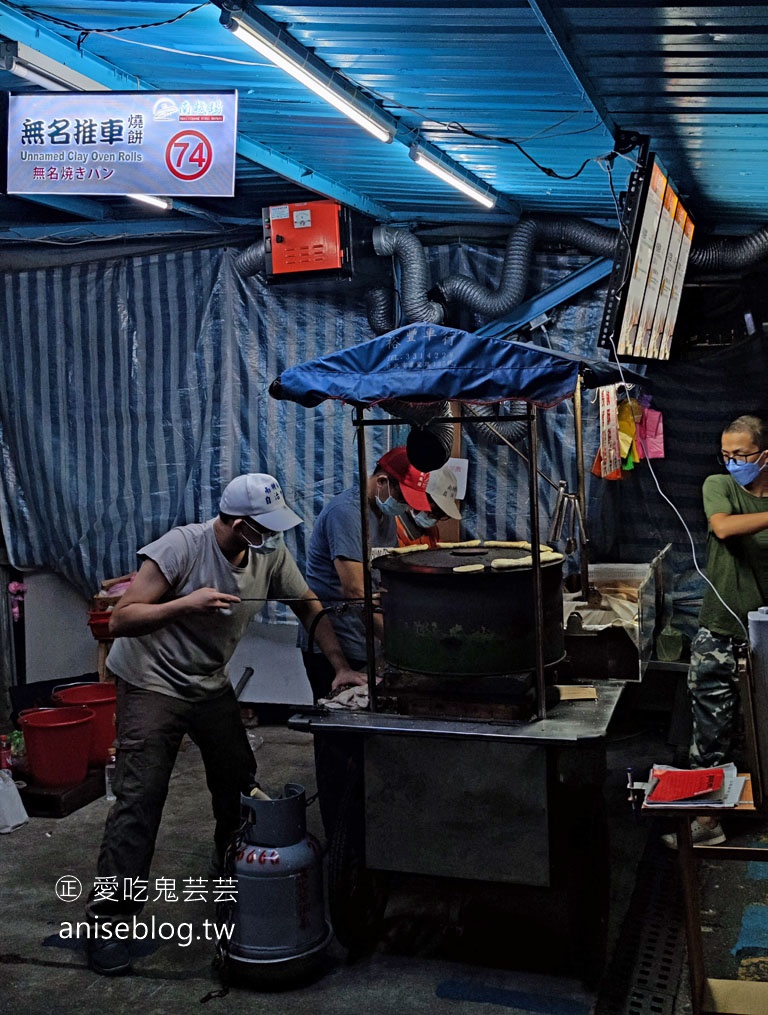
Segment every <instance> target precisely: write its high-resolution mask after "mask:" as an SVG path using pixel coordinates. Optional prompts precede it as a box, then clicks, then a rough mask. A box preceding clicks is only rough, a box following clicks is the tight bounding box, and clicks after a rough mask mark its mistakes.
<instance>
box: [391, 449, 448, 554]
mask: <svg viewBox="0 0 768 1015" xmlns="http://www.w3.org/2000/svg"><path fill="white" fill-rule="evenodd" d="M428 475H429V479H428V480H427V485H426V487H425V492H426V495H427V500H428V501H429V510H428V511H424V510H420V511H419V510H416V509H415V508H412V507H409V508H408V511H407V512H406V513H405V514H402V515H399V516H398V518H397V519H396V521H397V545H398V546H414V545H415V544H424V545H425V546H431V547H435V546H437V544H438V542H439V540H440V533H439V531H438V527H437V523H438V522H440V521H442V520H443V519H444V518H453V519H454V520H456V521H458V520H459V519H460V518H461V511H460V510H459V506H458V504H457V503H456V494H457V492H458V483H457V481H456V475H455V473H454V472H453V471H452V470H451V469H450V468H449V467H448V466H447V465H444V466H443V467H442V468H441V469H435V470H434V471H433V472H430V473H429V474H428Z"/></svg>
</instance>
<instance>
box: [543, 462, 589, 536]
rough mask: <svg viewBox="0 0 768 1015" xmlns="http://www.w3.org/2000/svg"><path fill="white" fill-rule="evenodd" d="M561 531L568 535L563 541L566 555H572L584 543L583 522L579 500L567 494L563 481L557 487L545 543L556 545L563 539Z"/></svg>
mask: <svg viewBox="0 0 768 1015" xmlns="http://www.w3.org/2000/svg"><path fill="white" fill-rule="evenodd" d="M563 531H566V532H567V533H568V535H567V537H566V540H565V552H566V554H571V553H573V552H574V551H575V550H576V549H578V548H580V547H581V546H582V545H583V542H584V520H583V518H582V517H581V506H580V505H579V498H578V496H577V494H575V493H568V489H567V485H566V482H565V480H564V479H561V480H560V482H559V483H558V486H557V497H556V498H555V508H554V511H553V512H552V521H551V522H550V523H549V533H548V535H547V541H548V542H550V543H557V542H559V541H560V540H561V539H562V538H563Z"/></svg>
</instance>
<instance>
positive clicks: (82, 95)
mask: <svg viewBox="0 0 768 1015" xmlns="http://www.w3.org/2000/svg"><path fill="white" fill-rule="evenodd" d="M236 135H237V92H235V91H232V92H180V93H178V94H177V93H167V92H162V93H160V92H42V93H40V94H37V95H11V96H10V97H9V117H8V186H7V192H8V193H9V194H30V195H34V194H58V195H62V196H63V195H65V194H89V195H101V196H104V197H107V196H116V195H123V194H153V195H156V196H162V197H232V196H233V194H234V192H235V148H236Z"/></svg>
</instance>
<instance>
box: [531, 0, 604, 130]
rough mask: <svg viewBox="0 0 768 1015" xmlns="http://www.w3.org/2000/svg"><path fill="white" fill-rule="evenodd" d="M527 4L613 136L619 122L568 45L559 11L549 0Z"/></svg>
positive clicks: (566, 34) (532, 1)
mask: <svg viewBox="0 0 768 1015" xmlns="http://www.w3.org/2000/svg"><path fill="white" fill-rule="evenodd" d="M528 6H529V7H530V8H531V10H532V11H533V13H534V14H535V15H536V17H537V19H538V21H539V24H540V25H541V27H542V28H543V29H544V32H545V33H546V36H547V38H548V39H549V41H550V43H551V45H552V47H553V48H554V50H555V51H556V52H557V55H558V56H559V57H560V60H561V61H562V64H563V67H565V69H566V70H567V71H568V73H569V74H570V75H571V77H572V78H573V80H574V81H575V82H576V84H577V85H578V87H579V88H580V89H581V90H582V92H583V93H584V97H585V98H586V99H587V100H588V101H589V103H590V105H591V106H592V109H593V110H594V112H595V116H598V117H599V118H600V119H601V120H602V122H603V125H604V126H605V128H606V130H608V131H610V133H611V136H615V134H616V131H617V130H618V129H619V124H617V123H616V121H615V120H614V119H613V116H612V115H611V114H610V113H609V112H608V107H607V106H606V105H605V103H604V102H603V100H602V99H601V98H600V93H599V92H598V91H597V89H596V88H595V86H594V84H593V83H592V81H591V79H590V77H589V75H588V74H587V71H586V68H585V67H584V66H583V65H582V64H581V61H580V60H579V58H578V57H577V56H576V55H575V53H574V52H573V49H572V48H571V47H570V46H569V45H568V33H567V32H566V30H565V26H564V24H563V19H562V15H561V13H560V11H559V10H558V9H557V8H556V6H555V5H554V4H553V3H552V2H551V0H528Z"/></svg>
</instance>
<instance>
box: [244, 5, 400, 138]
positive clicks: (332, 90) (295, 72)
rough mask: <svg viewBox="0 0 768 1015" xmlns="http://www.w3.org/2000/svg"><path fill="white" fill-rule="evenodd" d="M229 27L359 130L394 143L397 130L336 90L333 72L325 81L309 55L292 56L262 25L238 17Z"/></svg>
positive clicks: (252, 47) (284, 45)
mask: <svg viewBox="0 0 768 1015" xmlns="http://www.w3.org/2000/svg"><path fill="white" fill-rule="evenodd" d="M227 27H228V28H229V30H230V31H231V32H232V34H233V35H235V36H236V37H237V38H238V39H241V40H242V41H243V42H245V43H246V44H247V45H249V46H250V47H251V49H255V50H256V52H257V53H259V54H261V56H263V57H266V59H267V60H270V61H271V62H272V63H274V64H275V65H276V66H277V67H279V68H280V69H281V70H284V71H285V73H286V74H290V75H291V77H292V78H295V79H296V81H298V82H300V83H301V84H302V85H304V86H305V87H306V88H309V89H310V91H312V92H314V93H315V95H319V96H320V98H321V99H324V100H325V101H326V102H328V103H330V104H331V105H332V106H334V107H335V108H336V109H338V110H339V111H340V112H342V113H344V114H345V116H348V117H349V118H350V120H354V122H355V123H356V124H358V126H360V127H362V128H363V130H367V131H368V133H369V134H372V135H373V137H375V138H377V139H378V140H379V141H384V142H385V143H386V144H389V142H390V141H391V140H392V138H393V137H394V134H395V129H394V127H393V126H390V125H388V124H386V123H385V122H384V120H383V117H381V118H377V117H376V114H375V112H373V111H372V110H371V109H369V108H366V106H365V105H364V104H363V103H362V102H360V101H355V98H354V96H353V95H346V94H345V92H344V89H343V88H341V87H338V86H337V87H334V85H333V84H332V82H331V75H332V71H330V68H329V69H328V77H327V79H326V80H324V79H323V73H322V71H321V70H320V69H318V68H315V67H312V65H311V64H310V62H309V59H308V56H309V54H307V55H306V56H305V57H304V58H303V59H302V57H301V56H300V55H299V54H298V53H294V52H292V51H291V49H290V48H289V47H288V46H287V45H286V44H285V43H284V42H282V41H281V40H280V38H279V33H278V34H277V35H273V34H272V33H270V31H269V30H268V29H267V28H265V27H263V26H261V25H259V24H251V23H250V22H246V21H244V20H242V18H240V17H234V16H233V17H231V18H230V20H229V23H228V25H227ZM297 45H298V44H297Z"/></svg>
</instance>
